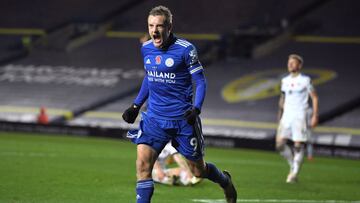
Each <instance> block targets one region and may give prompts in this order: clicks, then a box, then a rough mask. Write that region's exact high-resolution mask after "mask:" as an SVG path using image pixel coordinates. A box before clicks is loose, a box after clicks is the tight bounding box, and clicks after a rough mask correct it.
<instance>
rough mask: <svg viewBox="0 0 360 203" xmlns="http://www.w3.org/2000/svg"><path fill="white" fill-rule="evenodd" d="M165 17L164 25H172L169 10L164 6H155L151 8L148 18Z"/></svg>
mask: <svg viewBox="0 0 360 203" xmlns="http://www.w3.org/2000/svg"><path fill="white" fill-rule="evenodd" d="M150 15H152V16H165V23H166V24H167V25H171V24H172V14H171V11H170V9H169V8H167V7H165V6H156V7H154V8H152V9H151V10H150V12H149V16H150Z"/></svg>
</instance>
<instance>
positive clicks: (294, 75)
mask: <svg viewBox="0 0 360 203" xmlns="http://www.w3.org/2000/svg"><path fill="white" fill-rule="evenodd" d="M298 75H300V72H299V71H297V72H291V73H290V76H291V77H293V78H295V77H297V76H298Z"/></svg>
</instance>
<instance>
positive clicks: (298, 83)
mask: <svg viewBox="0 0 360 203" xmlns="http://www.w3.org/2000/svg"><path fill="white" fill-rule="evenodd" d="M281 91H282V92H283V93H284V94H285V102H284V113H291V112H295V113H296V112H299V111H304V110H306V109H307V108H308V106H309V104H308V100H309V94H310V93H311V92H312V91H314V88H313V86H312V84H311V79H310V77H309V76H306V75H303V74H299V75H297V76H296V77H292V76H291V75H290V74H289V75H288V76H286V77H284V78H283V79H282V80H281Z"/></svg>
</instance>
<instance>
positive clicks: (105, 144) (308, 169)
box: [0, 132, 360, 203]
mask: <svg viewBox="0 0 360 203" xmlns="http://www.w3.org/2000/svg"><path fill="white" fill-rule="evenodd" d="M135 157H136V150H135V145H133V144H131V143H130V142H129V141H125V140H120V139H119V140H117V139H116V140H115V139H103V138H89V137H70V136H54V135H51V136H46V135H35V134H22V133H7V132H3V133H0V202H10V203H20V202H36V203H38V202H39V203H45V202H46V203H55V202H56V203H57V202H59V203H60V202H74V203H75V202H76V203H78V202H84V203H85V202H86V203H89V202H94V203H95V202H96V203H98V202H105V203H106V202H121V203H127V202H135V192H134V191H135V189H134V187H135V182H136V179H135ZM205 159H206V160H207V161H209V162H213V163H215V164H216V165H217V166H218V167H219V168H221V169H227V170H229V171H230V172H231V174H232V176H233V179H234V182H235V184H236V187H237V189H238V200H239V202H302V201H304V202H308V203H309V202H314V203H317V202H330V200H334V201H333V202H358V201H359V202H360V161H358V160H345V159H335V158H320V157H315V160H314V161H312V162H309V161H306V162H305V164H304V165H303V168H302V171H301V174H300V180H299V182H298V183H297V184H290V185H289V184H286V183H285V178H286V175H287V172H288V167H287V165H286V163H285V161H284V160H283V159H282V158H281V157H280V156H279V155H278V154H277V153H274V152H265V151H256V150H245V149H220V148H207V149H206V156H205ZM221 199H223V193H222V190H221V189H220V187H219V186H218V185H215V184H213V183H211V182H210V181H208V180H204V181H202V182H201V183H200V184H198V185H196V186H193V187H180V186H176V187H171V186H163V185H155V193H154V196H153V201H152V202H154V203H191V202H205V203H206V202H208V203H211V202H214V203H215V202H217V203H220V202H224V201H223V200H221ZM335 200H336V201H335ZM340 200H342V201H340Z"/></svg>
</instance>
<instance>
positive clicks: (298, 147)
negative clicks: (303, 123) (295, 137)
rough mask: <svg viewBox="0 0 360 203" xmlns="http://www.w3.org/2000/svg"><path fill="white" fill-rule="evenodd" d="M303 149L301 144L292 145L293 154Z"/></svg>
mask: <svg viewBox="0 0 360 203" xmlns="http://www.w3.org/2000/svg"><path fill="white" fill-rule="evenodd" d="M303 149H304V144H303V143H295V144H294V151H295V152H301V151H302V150H303Z"/></svg>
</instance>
